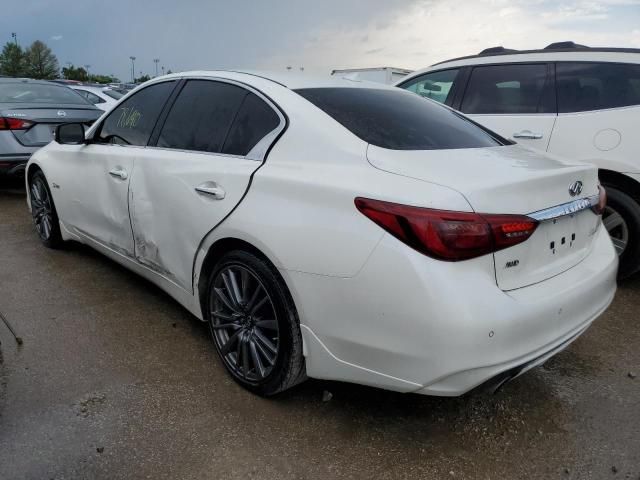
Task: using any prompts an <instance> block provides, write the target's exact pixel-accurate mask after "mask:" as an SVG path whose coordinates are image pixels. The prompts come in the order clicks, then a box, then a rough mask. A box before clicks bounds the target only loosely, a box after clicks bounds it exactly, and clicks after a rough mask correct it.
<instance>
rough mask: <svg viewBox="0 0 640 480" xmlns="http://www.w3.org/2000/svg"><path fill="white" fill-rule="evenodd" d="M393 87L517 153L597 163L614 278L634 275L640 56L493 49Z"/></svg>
mask: <svg viewBox="0 0 640 480" xmlns="http://www.w3.org/2000/svg"><path fill="white" fill-rule="evenodd" d="M397 86H399V87H401V88H404V89H407V90H410V91H413V92H415V93H417V94H419V95H422V96H423V97H426V98H431V99H433V100H436V101H438V102H442V103H445V104H446V105H449V106H450V107H453V108H455V109H457V110H459V111H461V112H462V113H464V114H465V115H467V116H468V117H470V118H472V119H473V120H475V121H477V122H478V123H480V124H482V125H484V126H486V127H487V128H489V129H491V130H493V131H495V132H497V133H499V134H501V135H502V136H504V137H506V138H509V139H511V140H514V141H516V142H518V143H521V144H523V145H527V146H531V147H533V148H536V149H540V150H544V151H547V152H549V153H552V154H557V155H560V156H563V157H565V158H569V159H574V160H579V161H588V162H591V163H594V164H596V165H597V166H598V168H599V172H600V181H601V183H602V184H604V185H605V187H606V189H607V193H608V194H609V205H608V208H607V211H606V212H605V215H604V223H605V225H606V227H607V230H608V231H609V234H610V235H611V237H612V240H613V243H614V245H615V247H616V250H617V252H618V254H619V255H620V273H619V276H620V278H624V277H626V276H629V275H630V274H632V273H634V272H635V271H637V270H638V269H640V49H630V48H589V47H585V46H583V45H577V44H575V43H573V42H560V43H554V44H551V45H549V46H547V47H546V48H544V49H542V50H527V51H518V50H510V49H505V48H503V47H495V48H489V49H486V50H483V51H482V52H480V54H479V55H473V56H469V57H462V58H457V59H453V60H448V61H446V62H441V63H437V64H435V65H432V66H431V67H429V68H426V69H423V70H420V71H417V72H415V73H413V74H411V75H409V76H407V77H405V78H403V79H402V80H401V81H400V82H398V84H397ZM522 167H523V168H527V165H526V164H525V163H523V164H522Z"/></svg>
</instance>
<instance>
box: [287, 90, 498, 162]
mask: <svg viewBox="0 0 640 480" xmlns="http://www.w3.org/2000/svg"><path fill="white" fill-rule="evenodd" d="M296 92H297V93H298V94H299V95H301V96H303V97H304V98H306V99H307V100H308V101H310V102H311V103H313V104H314V105H315V106H316V107H318V108H320V109H321V110H323V111H324V112H325V113H327V114H328V115H330V116H331V117H333V118H334V119H335V120H336V121H338V122H339V123H341V124H342V125H343V126H344V127H346V128H347V129H349V130H350V131H351V132H352V133H353V134H355V135H356V136H358V137H359V138H361V139H362V140H364V141H365V142H367V143H370V144H372V145H376V146H378V147H382V148H388V149H392V150H443V149H456V148H483V147H495V146H499V145H504V144H505V143H503V142H502V141H501V139H500V137H499V136H497V135H496V136H494V135H492V134H491V133H490V132H488V131H487V130H485V129H483V128H482V127H480V126H478V125H477V124H475V123H473V122H471V121H469V120H468V119H466V118H465V117H463V116H462V115H460V114H458V113H456V112H454V111H452V110H450V109H448V108H446V107H443V106H442V105H440V104H438V103H436V102H433V101H431V100H426V99H424V98H420V97H419V96H418V95H415V94H413V93H409V92H406V91H404V90H400V89H398V90H397V91H395V90H391V89H389V90H386V89H375V88H348V87H345V88H340V87H338V88H304V89H299V90H296Z"/></svg>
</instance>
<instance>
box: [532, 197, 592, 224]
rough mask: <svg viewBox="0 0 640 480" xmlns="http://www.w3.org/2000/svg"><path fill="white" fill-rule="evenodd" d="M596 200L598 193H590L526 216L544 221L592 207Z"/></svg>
mask: <svg viewBox="0 0 640 480" xmlns="http://www.w3.org/2000/svg"><path fill="white" fill-rule="evenodd" d="M598 201H599V195H592V196H590V197H585V198H580V199H578V200H573V201H571V202H567V203H563V204H561V205H556V206H555V207H551V208H545V209H544V210H538V211H537V212H533V213H529V214H527V216H528V217H531V218H533V219H534V220H537V221H539V222H544V221H545V220H553V219H554V218H560V217H565V216H567V215H574V214H575V213H578V212H581V211H582V210H587V209H588V208H593V207H595V206H596V205H598Z"/></svg>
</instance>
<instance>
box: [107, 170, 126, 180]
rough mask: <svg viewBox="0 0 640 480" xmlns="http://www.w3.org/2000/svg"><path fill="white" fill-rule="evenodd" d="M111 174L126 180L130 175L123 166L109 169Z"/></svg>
mask: <svg viewBox="0 0 640 480" xmlns="http://www.w3.org/2000/svg"><path fill="white" fill-rule="evenodd" d="M109 175H111V176H112V177H116V178H119V179H120V180H126V179H127V177H128V175H127V171H126V170H123V169H122V168H114V169H113V170H109Z"/></svg>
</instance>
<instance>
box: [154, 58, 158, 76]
mask: <svg viewBox="0 0 640 480" xmlns="http://www.w3.org/2000/svg"><path fill="white" fill-rule="evenodd" d="M159 61H160V59H159V58H154V59H153V63H155V64H156V77H157V76H158V62H159Z"/></svg>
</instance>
